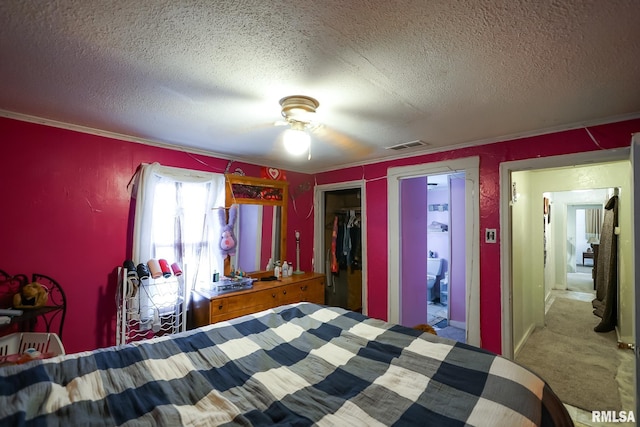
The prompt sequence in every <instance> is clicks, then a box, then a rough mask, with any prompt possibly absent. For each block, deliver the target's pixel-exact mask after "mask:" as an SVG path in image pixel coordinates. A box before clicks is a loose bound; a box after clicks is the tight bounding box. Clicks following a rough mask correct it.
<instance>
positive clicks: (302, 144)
mask: <svg viewBox="0 0 640 427" xmlns="http://www.w3.org/2000/svg"><path fill="white" fill-rule="evenodd" d="M282 142H283V143H284V148H285V149H286V150H287V151H288V152H289V153H290V154H292V155H294V156H299V155H300V154H302V153H304V152H306V151H308V150H309V145H310V144H311V137H310V136H309V134H308V133H307V131H306V130H304V126H303V127H302V128H296V127H293V126H292V127H291V129H287V130H285V131H284V135H282Z"/></svg>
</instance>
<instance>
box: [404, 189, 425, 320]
mask: <svg viewBox="0 0 640 427" xmlns="http://www.w3.org/2000/svg"><path fill="white" fill-rule="evenodd" d="M400 206H402V209H401V212H400V224H401V225H402V229H401V231H400V232H401V233H402V239H400V244H401V247H400V250H401V254H402V257H401V263H402V265H401V268H400V271H401V273H400V274H402V282H401V283H402V292H401V295H402V297H401V304H402V310H401V313H402V318H401V319H400V323H401V324H402V325H405V326H409V327H412V326H415V325H419V324H422V323H427V224H426V218H425V212H426V210H427V179H426V178H424V177H423V178H413V179H405V180H402V181H401V183H400Z"/></svg>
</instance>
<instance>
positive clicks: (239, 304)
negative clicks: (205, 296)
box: [211, 288, 279, 319]
mask: <svg viewBox="0 0 640 427" xmlns="http://www.w3.org/2000/svg"><path fill="white" fill-rule="evenodd" d="M278 296H279V292H278V290H277V288H276V289H264V290H261V291H255V292H246V293H244V292H243V293H241V294H237V295H233V296H227V297H219V298H215V299H212V300H211V318H212V319H213V317H214V316H220V315H226V314H228V313H235V312H239V311H242V312H243V313H242V314H238V315H237V316H242V315H244V314H249V313H253V312H255V311H259V310H256V309H255V308H258V307H263V306H265V307H266V308H269V307H274V306H276V305H278V302H277V300H278ZM266 308H263V309H262V310H265V309H266ZM247 309H251V311H248V312H247Z"/></svg>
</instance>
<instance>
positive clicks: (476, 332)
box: [387, 158, 480, 345]
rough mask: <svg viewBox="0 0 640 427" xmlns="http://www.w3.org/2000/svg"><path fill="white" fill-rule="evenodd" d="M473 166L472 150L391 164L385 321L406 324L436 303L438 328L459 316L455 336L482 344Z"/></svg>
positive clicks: (420, 321) (422, 318)
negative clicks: (415, 162) (425, 161)
mask: <svg viewBox="0 0 640 427" xmlns="http://www.w3.org/2000/svg"><path fill="white" fill-rule="evenodd" d="M478 172H479V171H478V159H477V158H469V159H458V160H452V161H447V162H436V163H429V164H424V165H414V166H407V167H399V168H391V169H389V171H388V175H387V181H388V187H387V188H388V209H389V242H388V248H389V253H388V262H389V270H388V271H389V305H388V306H389V321H391V322H394V323H400V324H403V325H405V326H410V327H411V326H415V325H418V324H423V323H427V322H428V319H429V317H430V315H429V310H428V308H431V309H432V310H431V312H432V316H431V318H432V320H433V317H434V316H433V315H434V314H436V311H435V310H441V312H440V315H439V317H442V319H437V318H436V319H435V320H439V322H438V323H440V322H442V323H441V326H442V328H443V329H444V328H446V327H448V326H449V325H450V324H451V323H455V322H459V323H457V325H456V326H458V327H459V328H458V329H460V330H461V334H460V335H461V336H459V337H458V338H459V340H460V341H464V342H467V343H470V344H473V345H480V328H479V308H480V299H479V287H478V281H479V269H478V264H477V262H476V261H477V260H478V250H479V248H478V241H479V230H478V224H479V218H478V197H477V196H478ZM445 182H446V184H447V185H446V186H445V185H444V183H445ZM429 184H438V185H429ZM452 186H453V187H455V188H456V191H455V195H454V192H452V191H451V187H452ZM428 187H432V190H428V189H427V188H428ZM437 187H440V188H441V189H440V190H435V188H437ZM454 205H455V206H456V207H457V208H455V207H454ZM452 213H454V214H455V215H454V216H452ZM456 221H457V222H458V224H457V226H455V227H454V226H453V223H454V222H456ZM455 233H460V234H459V235H458V236H456V235H455ZM452 234H453V237H452ZM452 241H455V243H456V244H455V245H453V246H452V244H451V242H452ZM454 292H455V294H454ZM443 297H444V302H446V305H445V304H443ZM454 300H455V301H457V303H456V305H457V304H458V303H460V305H459V306H458V305H457V309H459V311H460V312H458V313H455V312H454V310H452V308H453V301H454ZM454 316H459V317H457V318H454ZM454 327H455V326H454ZM439 335H445V333H439ZM451 338H454V339H456V337H451Z"/></svg>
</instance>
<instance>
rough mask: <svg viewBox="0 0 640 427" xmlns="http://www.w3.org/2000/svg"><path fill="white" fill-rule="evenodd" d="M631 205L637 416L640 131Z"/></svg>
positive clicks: (639, 403) (639, 410)
mask: <svg viewBox="0 0 640 427" xmlns="http://www.w3.org/2000/svg"><path fill="white" fill-rule="evenodd" d="M630 160H631V175H632V176H631V190H632V191H631V206H633V217H634V219H633V221H631V227H632V232H633V256H634V260H635V262H634V263H633V265H632V268H633V276H634V284H635V286H634V289H635V296H634V298H635V303H636V309H635V317H636V319H635V335H636V337H635V338H636V346H635V356H636V360H635V362H636V363H635V368H636V407H635V411H636V416H637V414H640V398H638V388H639V387H640V369H638V365H639V364H640V346H639V345H638V343H640V268H638V265H640V226H638V221H640V194H639V193H640V133H635V134H633V137H632V139H631V155H630Z"/></svg>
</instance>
